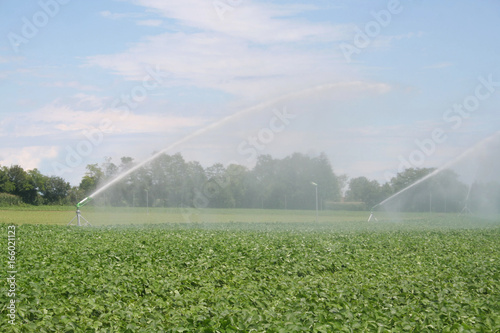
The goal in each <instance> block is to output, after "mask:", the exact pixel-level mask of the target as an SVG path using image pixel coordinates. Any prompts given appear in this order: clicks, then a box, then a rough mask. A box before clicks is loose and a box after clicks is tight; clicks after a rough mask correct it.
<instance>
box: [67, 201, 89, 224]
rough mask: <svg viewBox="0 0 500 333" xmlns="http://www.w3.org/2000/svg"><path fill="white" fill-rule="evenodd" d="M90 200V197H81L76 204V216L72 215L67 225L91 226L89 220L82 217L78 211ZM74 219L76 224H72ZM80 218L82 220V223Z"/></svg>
mask: <svg viewBox="0 0 500 333" xmlns="http://www.w3.org/2000/svg"><path fill="white" fill-rule="evenodd" d="M90 200H92V198H91V197H86V198H85V199H83V200H82V201H80V202H79V203H77V204H76V216H75V217H73V219H71V221H69V223H68V226H70V225H76V226H78V227H82V226H89V227H91V226H92V224H90V222H89V221H87V219H86V218H85V217H83V216H82V213H81V212H80V207H82V206H85V205H86V204H88V203H89V201H90ZM75 220H76V224H73V221H75ZM82 220H83V221H84V222H83V224H82Z"/></svg>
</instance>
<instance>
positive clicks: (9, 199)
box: [0, 193, 23, 207]
mask: <svg viewBox="0 0 500 333" xmlns="http://www.w3.org/2000/svg"><path fill="white" fill-rule="evenodd" d="M22 204H23V201H22V200H21V198H20V197H18V196H17V195H13V194H8V193H0V207H6V206H19V205H22Z"/></svg>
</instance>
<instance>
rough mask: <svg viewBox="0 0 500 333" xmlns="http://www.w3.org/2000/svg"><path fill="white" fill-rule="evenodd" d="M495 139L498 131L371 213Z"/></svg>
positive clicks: (391, 197)
mask: <svg viewBox="0 0 500 333" xmlns="http://www.w3.org/2000/svg"><path fill="white" fill-rule="evenodd" d="M496 137H500V131H497V132H495V133H494V134H492V135H491V136H489V137H487V138H486V139H483V140H482V141H480V142H478V143H476V144H475V145H474V146H472V147H470V148H469V149H467V150H465V151H464V152H463V153H461V154H460V155H458V156H457V157H455V158H454V159H452V160H451V161H449V162H447V163H445V164H444V165H443V166H441V167H440V168H438V169H436V170H434V171H433V172H431V173H430V174H428V175H427V176H425V177H423V178H421V179H419V180H418V181H416V182H414V183H413V184H411V185H409V186H407V187H405V188H404V189H402V190H401V191H399V192H397V193H395V194H393V195H391V196H390V197H388V198H387V199H385V200H384V201H382V202H380V203H378V204H376V205H375V206H373V207H372V209H371V210H372V211H373V210H374V209H375V208H376V207H378V206H383V205H384V204H385V203H387V202H388V201H390V200H391V199H393V198H394V197H396V196H398V195H400V194H402V193H404V192H406V191H408V190H409V189H411V188H413V187H415V186H417V185H418V184H420V183H422V182H424V181H426V180H427V179H429V178H431V177H434V176H435V175H437V174H438V173H440V172H441V171H443V170H445V169H448V168H449V167H450V166H452V165H454V164H456V163H458V162H459V161H461V160H462V159H464V158H465V157H467V156H468V155H470V154H471V153H472V152H474V151H475V150H477V149H478V148H480V147H481V146H483V145H485V144H487V143H489V142H491V141H493V140H494V139H495V138H496Z"/></svg>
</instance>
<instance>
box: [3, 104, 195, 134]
mask: <svg viewBox="0 0 500 333" xmlns="http://www.w3.org/2000/svg"><path fill="white" fill-rule="evenodd" d="M80 97H82V98H84V100H85V99H89V100H91V101H92V103H94V104H96V105H98V104H99V100H98V99H97V98H93V97H92V96H88V95H83V96H80ZM103 121H105V123H106V125H103V124H104V123H103ZM203 122H204V120H203V119H201V118H199V117H189V118H188V117H182V116H173V115H162V114H149V115H143V114H134V113H133V112H124V111H123V110H118V109H111V108H95V109H91V110H85V109H74V105H72V106H69V105H65V104H61V103H60V102H58V101H55V102H53V103H51V104H49V105H46V106H44V107H42V108H40V109H38V110H35V111H33V112H28V113H24V114H20V115H16V116H15V117H14V116H13V117H8V118H6V119H4V120H3V121H2V122H1V123H0V133H1V134H2V136H7V135H8V136H12V137H17V138H20V137H39V136H55V135H64V137H65V138H67V139H69V138H72V137H73V138H74V137H76V136H81V135H82V133H83V132H84V131H89V130H93V129H99V128H103V129H106V131H105V132H106V133H107V134H136V133H150V134H154V133H165V132H167V133H176V132H180V131H182V130H184V129H186V128H191V127H197V126H200V125H201V124H203Z"/></svg>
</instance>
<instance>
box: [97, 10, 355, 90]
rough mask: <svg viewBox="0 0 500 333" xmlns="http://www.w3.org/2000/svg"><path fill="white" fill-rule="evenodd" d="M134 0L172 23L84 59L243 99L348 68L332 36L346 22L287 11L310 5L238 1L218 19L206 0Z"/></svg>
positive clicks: (334, 76)
mask: <svg viewBox="0 0 500 333" xmlns="http://www.w3.org/2000/svg"><path fill="white" fill-rule="evenodd" d="M135 3H136V4H138V5H141V6H144V7H146V9H147V10H149V11H152V12H156V13H158V14H159V15H161V16H162V17H164V18H166V19H168V21H169V22H170V23H169V24H171V21H172V19H173V20H175V22H177V23H178V25H176V26H175V29H169V32H164V33H162V34H158V35H155V36H149V37H145V38H143V40H142V41H140V42H137V43H135V44H132V45H131V46H130V47H129V49H128V50H126V51H125V52H123V53H118V54H108V55H96V56H92V57H89V58H87V63H88V64H89V65H96V66H99V67H102V68H105V69H108V70H111V71H112V72H113V73H115V74H118V75H121V76H123V77H125V78H126V79H128V80H141V79H142V78H143V77H144V73H145V71H144V68H145V67H147V66H153V67H155V66H158V67H159V68H160V69H161V70H162V71H163V72H166V73H169V74H171V79H170V80H169V82H168V85H170V86H172V85H173V86H175V85H176V86H190V85H191V86H193V85H194V86H197V87H202V88H209V89H215V90H219V91H224V92H228V93H230V94H234V95H236V96H238V97H240V98H249V99H252V98H253V99H257V98H258V99H262V98H266V97H269V96H272V95H277V94H280V93H284V92H287V91H293V90H298V89H303V88H305V87H308V86H311V85H317V84H319V83H323V82H332V81H335V80H345V79H346V78H350V77H351V76H352V75H350V74H349V73H350V71H351V69H350V68H348V67H346V66H345V61H344V59H343V58H342V57H341V55H340V53H339V52H338V50H337V49H336V48H335V45H333V44H332V42H335V41H339V40H343V39H345V38H346V36H347V29H346V28H345V26H343V25H332V24H329V23H315V22H307V21H305V20H299V19H297V18H296V17H294V16H293V15H295V14H297V13H301V12H303V11H305V10H310V9H314V7H312V6H310V5H307V6H305V5H292V6H290V5H288V6H281V5H269V4H262V3H259V4H254V3H251V2H245V3H244V4H241V5H240V6H237V7H235V8H234V10H232V11H231V12H230V13H229V12H228V13H227V14H228V17H227V19H224V20H221V19H220V18H219V16H218V14H217V10H216V9H215V8H214V5H213V2H211V1H197V0H186V1H183V2H178V1H173V0H168V1H159V0H137V1H135ZM109 15H111V14H109ZM109 15H108V16H109ZM185 27H187V28H186V29H184V28H185ZM193 28H194V30H193ZM176 30H177V32H176ZM172 31H174V32H172ZM179 31H182V32H179ZM318 46H321V47H318ZM328 50H334V51H328Z"/></svg>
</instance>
